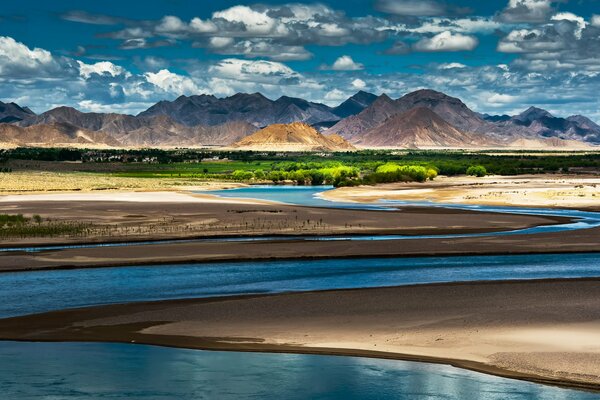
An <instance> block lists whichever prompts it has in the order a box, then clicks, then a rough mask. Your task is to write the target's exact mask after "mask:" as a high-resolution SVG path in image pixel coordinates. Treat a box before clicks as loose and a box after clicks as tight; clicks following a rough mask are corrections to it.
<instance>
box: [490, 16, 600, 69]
mask: <svg viewBox="0 0 600 400" xmlns="http://www.w3.org/2000/svg"><path fill="white" fill-rule="evenodd" d="M599 46H600V28H599V27H597V26H594V25H593V24H590V23H588V22H586V21H585V20H584V19H583V18H582V17H580V16H577V15H575V14H572V13H568V12H563V13H558V14H555V15H554V16H552V17H551V18H550V20H549V21H548V22H547V23H546V24H543V25H538V26H537V27H536V28H530V29H515V30H513V31H511V32H509V33H508V34H507V35H506V36H505V37H503V38H502V39H501V40H500V42H499V43H498V51H500V52H505V53H518V54H520V55H521V56H520V58H518V59H517V60H515V61H514V62H513V64H514V65H515V66H518V67H520V68H524V69H529V70H532V71H552V70H565V69H570V70H573V71H574V72H581V71H587V72H592V71H600V55H599V54H598V52H597V49H598V48H599Z"/></svg>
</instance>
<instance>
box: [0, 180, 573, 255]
mask: <svg viewBox="0 0 600 400" xmlns="http://www.w3.org/2000/svg"><path fill="white" fill-rule="evenodd" d="M0 214H12V215H14V214H23V215H25V216H29V217H31V216H32V215H40V216H41V217H42V219H44V220H51V221H54V222H60V223H63V224H67V223H70V222H78V223H85V224H86V226H89V228H87V229H86V230H85V231H84V232H82V233H80V234H76V235H72V236H65V235H55V236H46V237H36V236H35V235H30V236H27V237H22V236H16V237H3V240H2V246H3V247H6V246H15V245H18V246H25V245H31V244H50V243H81V242H88V243H89V242H107V241H109V242H114V241H138V240H149V239H150V240H156V239H167V238H190V237H215V236H232V235H241V236H265V235H319V236H327V235H341V234H344V235H349V234H350V235H351V234H374V235H382V234H404V235H425V234H445V233H477V232H493V231H505V230H513V229H522V228H527V227H531V226H538V225H548V224H555V223H560V222H565V221H567V219H565V218H553V217H544V216H527V215H511V214H497V213H486V212H475V211H464V210H449V209H440V208H420V207H415V208H413V207H407V208H404V209H399V210H395V211H374V210H349V209H340V208H333V209H328V208H316V207H298V206H292V205H284V204H275V203H269V202H265V201H258V200H244V199H233V198H219V197H215V196H211V195H193V194H185V193H175V192H136V193H64V194H45V195H12V196H4V197H0Z"/></svg>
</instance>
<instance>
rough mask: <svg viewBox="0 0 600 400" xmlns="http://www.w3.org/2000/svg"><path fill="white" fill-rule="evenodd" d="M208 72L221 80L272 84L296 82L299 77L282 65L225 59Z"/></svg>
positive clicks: (261, 61)
mask: <svg viewBox="0 0 600 400" xmlns="http://www.w3.org/2000/svg"><path fill="white" fill-rule="evenodd" d="M209 71H210V72H212V73H213V74H215V75H216V76H218V77H221V78H227V79H239V80H245V81H253V82H266V83H272V84H278V83H286V82H298V81H299V80H300V77H301V75H300V74H298V73H297V72H295V71H294V70H292V69H291V68H290V67H288V66H287V65H284V64H282V63H278V62H273V61H265V60H257V61H251V60H240V59H236V58H227V59H225V60H221V61H219V62H217V63H216V64H215V65H213V66H211V67H210V68H209Z"/></svg>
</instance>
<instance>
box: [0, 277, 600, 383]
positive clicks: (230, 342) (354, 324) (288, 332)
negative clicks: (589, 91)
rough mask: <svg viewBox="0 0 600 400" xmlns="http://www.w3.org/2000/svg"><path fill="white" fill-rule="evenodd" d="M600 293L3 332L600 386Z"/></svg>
mask: <svg viewBox="0 0 600 400" xmlns="http://www.w3.org/2000/svg"><path fill="white" fill-rule="evenodd" d="M599 298H600V280H597V279H588V280H555V281H521V282H518V281H513V282H486V283H478V282H475V283H454V284H434V285H422V286H407V287H394V288H376V289H359V290H339V291H325V292H309V293H294V294H283V295H270V296H243V297H235V298H213V299H197V300H178V301H165V302H154V303H137V304H136V303H134V304H125V305H112V306H103V307H97V308H90V309H76V310H68V311H59V312H52V313H46V314H38V315H34V316H26V317H19V318H12V319H7V320H1V321H0V338H2V339H7V340H34V341H38V340H42V341H65V340H76V341H117V342H136V343H147V344H159V345H167V346H179V347H190V348H200V349H219V350H243V351H276V352H301V353H322V354H352V355H364V356H372V357H386V358H398V359H408V360H423V361H430V362H440V363H449V364H453V365H456V366H460V367H464V368H469V369H474V370H478V371H482V372H487V373H492V374H497V375H502V376H507V377H513V378H518V379H528V380H532V381H537V382H543V383H550V384H559V385H566V386H574V387H581V388H591V389H596V390H599V389H600V346H599V345H598V343H600V303H599V300H598V299H599ZM549 299H550V300H551V301H549Z"/></svg>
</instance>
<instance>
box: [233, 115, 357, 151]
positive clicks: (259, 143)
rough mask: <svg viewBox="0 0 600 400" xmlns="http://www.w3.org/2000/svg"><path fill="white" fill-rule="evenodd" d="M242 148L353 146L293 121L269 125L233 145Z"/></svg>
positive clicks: (337, 147)
mask: <svg viewBox="0 0 600 400" xmlns="http://www.w3.org/2000/svg"><path fill="white" fill-rule="evenodd" d="M233 147H235V148H239V149H244V150H269V151H343V150H352V149H354V146H352V145H351V144H350V143H348V142H347V141H346V140H345V139H343V138H342V137H341V136H339V135H330V136H327V135H323V134H321V133H319V132H317V130H316V129H315V128H313V127H312V126H310V125H308V124H305V123H302V122H294V123H291V124H273V125H269V126H267V127H266V128H264V129H261V130H260V131H258V132H255V133H253V134H252V135H250V136H247V137H245V138H243V139H242V140H240V141H238V142H237V143H235V144H234V145H233Z"/></svg>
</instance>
